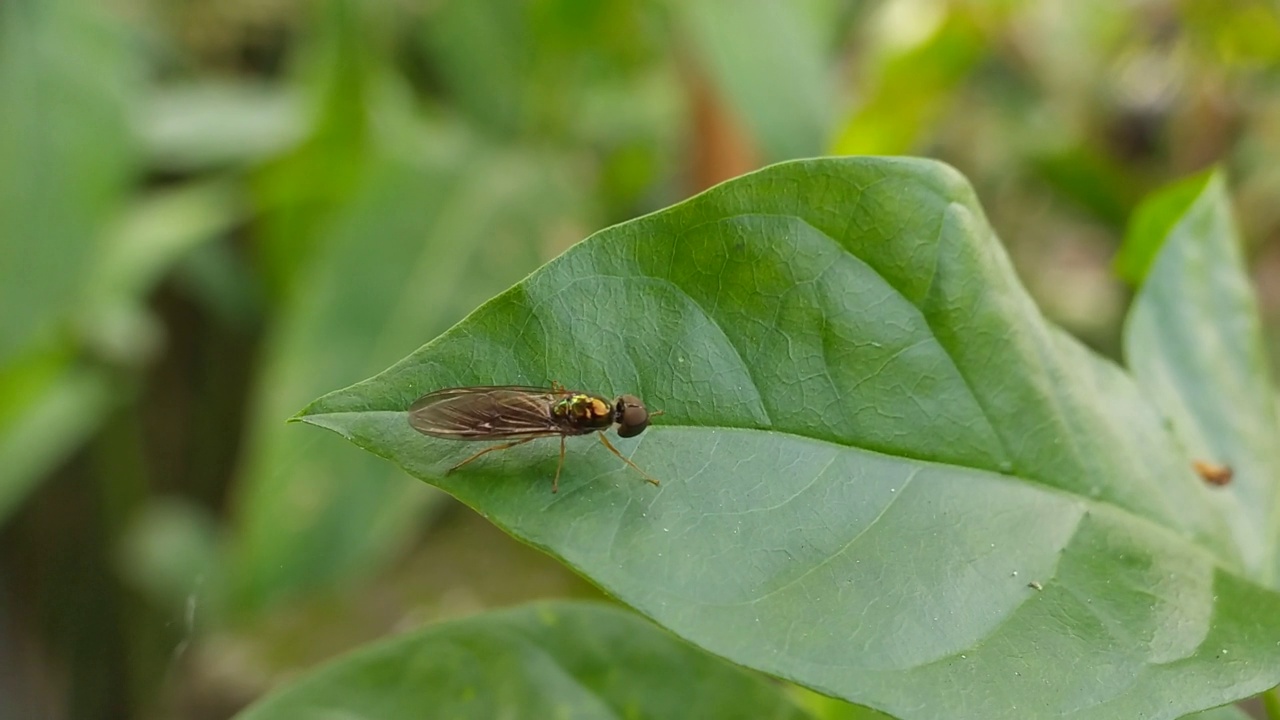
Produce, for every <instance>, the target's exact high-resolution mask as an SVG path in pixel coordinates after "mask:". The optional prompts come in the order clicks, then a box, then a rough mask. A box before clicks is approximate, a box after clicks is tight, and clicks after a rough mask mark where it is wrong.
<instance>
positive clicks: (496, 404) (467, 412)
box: [409, 386, 566, 440]
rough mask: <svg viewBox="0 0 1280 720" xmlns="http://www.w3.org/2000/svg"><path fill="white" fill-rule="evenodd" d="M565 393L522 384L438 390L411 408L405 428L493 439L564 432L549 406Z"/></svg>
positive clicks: (434, 434)
mask: <svg viewBox="0 0 1280 720" xmlns="http://www.w3.org/2000/svg"><path fill="white" fill-rule="evenodd" d="M565 394H566V393H563V392H557V391H554V390H548V389H546V388H533V387H522V386H502V387H463V388H447V389H445V390H437V391H435V392H432V393H428V394H426V395H423V396H422V397H420V398H418V399H417V401H415V402H414V403H413V405H410V406H409V425H410V426H412V427H413V429H414V430H417V431H418V432H420V433H422V434H423V435H430V436H432V437H439V438H450V439H454V440H492V439H501V438H513V437H525V438H527V437H539V436H550V435H559V434H562V432H563V431H562V429H561V428H560V427H559V426H558V425H556V423H555V422H554V421H553V420H552V418H551V405H552V403H554V402H555V401H556V400H558V399H560V398H561V397H564V395H565Z"/></svg>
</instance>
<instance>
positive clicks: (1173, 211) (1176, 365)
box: [1125, 175, 1280, 586]
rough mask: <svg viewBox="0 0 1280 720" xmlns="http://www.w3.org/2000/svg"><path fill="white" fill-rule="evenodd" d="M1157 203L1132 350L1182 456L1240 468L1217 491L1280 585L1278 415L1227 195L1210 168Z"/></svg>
mask: <svg viewBox="0 0 1280 720" xmlns="http://www.w3.org/2000/svg"><path fill="white" fill-rule="evenodd" d="M1197 186H1198V188H1199V192H1195V193H1193V192H1192V189H1193V188H1196V187H1197ZM1149 207H1150V208H1151V209H1150V210H1148V213H1150V214H1152V215H1155V217H1152V218H1151V219H1149V220H1148V221H1147V222H1149V223H1151V224H1152V225H1154V226H1164V227H1166V228H1168V229H1167V232H1166V233H1165V234H1164V236H1163V240H1164V242H1163V243H1162V244H1161V245H1160V246H1159V252H1158V253H1157V254H1156V255H1155V259H1154V262H1153V263H1151V269H1150V272H1149V273H1148V274H1147V276H1146V281H1145V282H1144V283H1143V284H1142V287H1141V288H1140V289H1139V291H1138V296H1137V298H1136V299H1135V300H1134V305H1133V310H1132V311H1131V313H1130V315H1129V319H1128V322H1127V323H1126V324H1125V357H1126V359H1127V360H1128V363H1129V366H1130V367H1131V368H1133V374H1134V377H1135V378H1136V379H1137V381H1138V383H1139V384H1140V385H1141V386H1142V389H1143V390H1144V391H1145V392H1146V394H1147V396H1148V397H1150V398H1151V400H1152V402H1153V403H1154V404H1155V405H1156V406H1157V407H1159V408H1160V411H1161V412H1162V413H1163V414H1164V416H1165V417H1166V418H1167V419H1168V422H1169V423H1171V425H1172V427H1173V432H1174V434H1175V435H1176V436H1177V438H1178V441H1179V443H1180V444H1181V446H1182V449H1183V453H1184V457H1187V458H1191V459H1192V460H1199V461H1207V462H1210V463H1213V464H1217V465H1225V466H1228V467H1230V468H1231V469H1232V470H1233V471H1234V477H1233V478H1232V480H1231V483H1230V485H1228V486H1227V487H1225V488H1221V489H1218V490H1215V491H1214V492H1212V493H1210V498H1211V500H1212V501H1213V502H1214V503H1215V505H1216V506H1217V509H1218V511H1219V512H1220V513H1221V514H1222V515H1223V516H1224V517H1229V518H1232V523H1231V532H1232V535H1233V537H1234V539H1235V543H1236V546H1237V548H1238V553H1239V555H1240V556H1241V557H1242V558H1244V564H1245V567H1246V568H1247V569H1248V571H1249V573H1250V574H1251V575H1253V576H1255V577H1258V578H1260V579H1262V580H1263V581H1264V582H1266V583H1267V584H1268V585H1272V586H1274V585H1275V583H1276V579H1277V577H1280V558H1277V544H1278V542H1280V494H1277V489H1278V488H1280V442H1277V439H1278V438H1280V420H1278V419H1277V415H1276V407H1275V403H1274V402H1273V400H1272V397H1271V391H1270V388H1271V387H1272V384H1271V376H1270V372H1269V369H1268V362H1267V356H1266V351H1265V349H1264V347H1263V340H1262V323H1261V321H1260V320H1259V317H1258V308H1257V303H1256V301H1255V299H1254V295H1253V289H1252V288H1250V287H1249V282H1248V279H1247V276H1246V275H1245V270H1244V263H1243V261H1242V259H1241V257H1240V239H1239V237H1238V234H1237V233H1236V230H1235V224H1234V222H1233V221H1232V218H1231V205H1230V201H1229V200H1228V198H1227V194H1226V189H1225V186H1224V183H1223V181H1222V178H1221V177H1220V176H1217V175H1214V176H1211V177H1207V178H1203V179H1199V180H1196V179H1193V180H1191V181H1187V182H1184V183H1180V184H1178V185H1176V186H1174V187H1172V188H1170V189H1169V190H1167V191H1166V192H1165V194H1164V195H1161V196H1156V197H1155V198H1154V199H1153V200H1152V203H1151V205H1150V206H1149ZM1135 241H1137V242H1143V243H1144V244H1146V243H1147V242H1149V238H1147V239H1145V240H1144V239H1143V238H1141V237H1137V238H1135Z"/></svg>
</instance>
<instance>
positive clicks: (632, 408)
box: [613, 395, 649, 438]
mask: <svg viewBox="0 0 1280 720" xmlns="http://www.w3.org/2000/svg"><path fill="white" fill-rule="evenodd" d="M613 420H614V422H616V423H618V437H624V438H629V437H635V436H636V435H639V434H640V433H642V432H644V429H645V428H647V427H649V411H648V410H647V409H646V408H645V406H644V403H642V402H640V398H638V397H636V396H635V395H623V396H621V397H619V398H618V400H617V401H616V402H615V403H614V405H613Z"/></svg>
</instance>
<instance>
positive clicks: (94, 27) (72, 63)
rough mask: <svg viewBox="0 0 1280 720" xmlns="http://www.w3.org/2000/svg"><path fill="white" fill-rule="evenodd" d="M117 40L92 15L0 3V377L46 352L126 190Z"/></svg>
mask: <svg viewBox="0 0 1280 720" xmlns="http://www.w3.org/2000/svg"><path fill="white" fill-rule="evenodd" d="M124 40H125V38H124V37H123V35H121V34H120V33H119V32H118V28H116V27H114V26H113V25H111V24H110V23H108V22H106V21H105V20H104V19H103V18H102V17H100V16H99V15H98V12H97V8H96V6H95V5H94V4H92V3H83V2H75V1H68V0H47V1H44V2H29V1H28V2H5V3H0V108H4V111H3V112H0V228H3V231H0V367H3V366H4V365H5V364H7V363H8V362H9V361H10V360H12V359H14V358H15V357H17V356H18V355H19V354H21V353H23V352H24V351H25V350H27V349H29V348H31V347H34V346H43V345H48V344H51V343H53V342H55V340H54V338H55V337H56V333H57V331H58V330H59V326H60V325H61V324H62V323H64V322H65V321H66V319H67V316H68V315H69V314H70V313H71V312H72V311H73V310H74V309H75V308H76V306H77V304H78V303H79V302H80V300H81V290H82V288H83V287H84V285H85V281H86V278H87V275H88V273H89V270H90V267H91V264H92V261H93V259H94V255H95V253H96V252H97V243H98V239H99V233H100V231H101V228H102V226H103V225H104V224H105V223H106V222H108V221H109V220H110V219H111V218H112V215H113V213H115V212H116V211H117V210H118V207H119V204H120V201H121V199H122V198H123V193H124V191H125V189H126V188H127V186H128V184H129V183H130V182H131V181H132V179H133V178H132V175H133V170H134V168H133V162H134V153H133V146H132V142H131V133H130V128H129V125H128V122H127V116H126V112H127V110H128V109H129V107H130V101H131V98H130V91H131V90H132V89H133V88H134V85H133V82H132V81H133V79H134V70H135V68H134V63H133V59H132V58H131V57H130V56H129V54H128V52H127V49H128V45H127V44H126V43H125V42H124ZM72 48H73V49H74V50H70V49H72Z"/></svg>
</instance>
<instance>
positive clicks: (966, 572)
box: [301, 158, 1280, 719]
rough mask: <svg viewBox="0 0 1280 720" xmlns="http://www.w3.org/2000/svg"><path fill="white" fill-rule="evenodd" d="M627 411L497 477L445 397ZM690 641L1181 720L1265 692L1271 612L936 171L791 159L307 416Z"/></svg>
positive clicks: (1043, 702)
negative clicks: (638, 416)
mask: <svg viewBox="0 0 1280 720" xmlns="http://www.w3.org/2000/svg"><path fill="white" fill-rule="evenodd" d="M553 380H554V381H559V382H561V383H563V384H565V385H567V386H569V387H574V388H580V389H584V390H590V391H593V392H599V393H602V394H611V393H623V392H627V393H634V394H637V395H639V396H640V397H642V398H643V399H644V400H645V401H646V402H647V403H648V404H649V405H650V406H651V407H652V408H661V409H663V410H664V411H665V415H662V416H659V417H658V418H655V424H654V426H653V427H651V428H650V429H649V430H648V431H646V432H645V433H644V434H643V435H641V436H639V437H637V438H634V439H630V440H622V439H617V440H614V443H615V444H616V445H618V446H619V448H620V449H621V450H622V451H623V452H624V453H625V454H627V455H628V456H630V457H632V458H633V459H634V461H635V462H636V463H638V464H639V465H640V466H641V467H643V468H644V469H645V470H647V471H648V472H649V473H651V474H652V475H654V476H655V477H657V478H659V479H660V480H662V481H663V484H662V486H661V487H659V488H654V487H652V486H649V485H646V484H645V483H643V482H641V481H640V479H639V478H638V477H637V476H636V475H635V474H634V473H633V471H631V470H630V469H629V468H627V467H625V466H624V465H623V464H622V463H620V462H618V460H617V458H614V457H613V456H612V455H610V454H609V453H608V452H607V451H606V450H605V449H604V448H600V447H599V446H598V443H593V442H592V440H591V439H590V438H575V439H572V440H570V449H569V456H568V458H567V460H566V463H565V469H564V475H563V476H562V478H561V491H560V493H559V494H558V495H552V494H551V493H550V492H549V487H548V486H549V484H550V477H551V475H552V473H553V472H554V471H555V467H556V462H557V459H558V453H557V448H556V444H555V441H554V440H545V441H539V442H533V443H529V444H526V445H523V446H521V447H519V448H516V449H512V450H508V451H506V452H502V453H495V454H492V455H488V456H486V457H485V458H483V459H481V460H479V461H477V462H475V463H472V464H471V465H468V466H467V467H466V468H464V469H463V470H460V471H458V472H455V473H452V474H448V475H446V474H445V471H446V470H447V469H448V468H449V467H450V466H452V465H454V464H455V463H457V462H458V461H460V460H461V459H463V458H465V457H466V456H467V455H469V454H471V453H472V452H474V451H475V449H476V448H475V446H474V445H471V444H468V443H461V442H450V441H446V440H433V439H429V438H425V437H423V436H421V435H419V434H418V433H416V432H414V431H413V430H412V429H411V428H410V427H409V426H408V423H407V422H406V416H405V412H404V410H405V408H407V407H408V405H409V404H410V403H411V402H412V401H413V400H414V398H416V397H417V396H418V395H420V394H422V393H424V392H426V391H429V390H432V389H435V388H439V387H445V386H454V385H473V384H475V385H478V384H498V383H503V384H507V383H512V384H514V383H518V384H538V385H545V384H550V382H551V381H553ZM301 419H302V420H305V421H306V422H309V423H312V424H315V425H319V426H323V427H327V428H330V429H332V430H335V431H337V432H339V433H341V434H342V435H344V436H346V437H348V438H349V439H351V440H352V441H353V442H355V443H356V444H357V445H360V446H361V447H364V448H366V449H368V450H370V451H372V452H374V453H376V454H378V455H381V456H383V457H386V458H388V459H391V460H393V461H394V462H396V463H397V464H399V465H400V466H401V467H403V468H405V469H406V470H408V471H409V472H410V473H412V474H414V475H416V476H418V477H420V478H423V479H424V480H427V481H428V482H430V483H432V484H434V485H437V486H439V487H441V488H444V489H445V490H447V491H448V492H450V493H452V494H454V495H456V496H457V497H459V498H460V499H461V500H463V501H464V502H466V503H467V504H469V505H471V506H472V507H474V508H476V509H477V510H478V511H480V512H481V513H483V514H484V515H485V516H486V517H488V518H490V519H491V520H492V521H493V522H495V523H496V524H498V525H499V526H500V527H502V528H504V529H506V530H507V531H508V532H510V533H512V534H513V535H515V536H516V537H518V538H521V539H523V540H525V541H527V542H529V543H531V544H533V545H535V546H536V547H539V548H543V549H545V550H546V551H547V552H550V553H551V554H553V555H555V556H556V557H558V558H560V559H561V560H563V561H564V562H566V563H567V564H569V565H570V566H571V567H573V568H575V569H577V570H578V571H579V572H581V573H582V574H584V575H585V576H587V577H589V578H591V579H592V580H593V581H594V582H596V583H598V584H599V585H600V586H602V587H603V588H604V589H605V590H607V591H608V592H610V593H612V594H613V595H615V596H616V597H618V598H620V599H622V600H623V601H625V602H627V603H628V604H630V605H632V606H633V607H635V608H636V609H638V610H639V611H640V612H642V613H644V614H645V615H647V616H649V617H651V618H653V619H654V620H656V621H657V622H658V623H659V624H661V625H663V626H665V627H667V628H669V629H671V630H672V631H674V632H675V633H676V634H678V635H680V636H681V637H684V638H685V639H688V640H690V641H692V642H693V643H694V644H696V645H699V646H701V647H703V648H706V649H708V650H710V651H712V652H714V653H716V654H719V655H722V656H724V657H726V658H729V659H730V660H733V661H735V662H738V663H741V664H744V665H747V666H749V667H754V668H757V669H760V670H764V671H766V672H769V673H772V674H776V675H779V676H782V677H785V678H788V679H791V680H794V681H796V682H798V683H801V684H803V685H806V686H808V687H810V688H813V689H816V690H819V691H821V692H824V693H826V694H829V695H834V696H837V697H841V698H844V699H847V700H850V701H852V702H855V703H858V704H861V705H866V706H869V707H874V708H877V709H880V710H883V711H886V712H889V713H891V714H893V715H895V716H898V717H902V718H931V717H939V716H943V715H945V716H948V717H956V718H984V719H985V718H1002V717H1010V718H1012V717H1025V716H1026V715H1027V714H1028V713H1031V714H1034V715H1040V716H1053V715H1070V716H1072V717H1079V718H1114V717H1151V718H1173V717H1178V716H1180V715H1183V714H1186V713H1189V712H1193V711H1197V710H1202V709H1205V708H1209V707H1213V706H1216V705H1221V704H1223V703H1226V702H1229V701H1232V700H1235V699H1237V698H1240V697H1245V696H1248V695H1251V694H1253V693H1255V692H1258V691H1260V690H1262V689H1264V688H1266V687H1269V686H1271V685H1274V684H1275V683H1276V682H1277V681H1278V680H1280V645H1278V644H1277V643H1276V639H1277V638H1280V612H1277V610H1280V597H1278V596H1277V595H1276V594H1275V593H1274V592H1272V591H1271V590H1268V589H1266V588H1264V587H1263V586H1261V585H1258V584H1255V582H1253V581H1251V580H1249V579H1246V576H1245V575H1244V571H1245V566H1244V564H1243V562H1242V557H1241V553H1240V552H1239V548H1238V546H1237V544H1236V543H1235V541H1234V539H1233V534H1232V530H1231V528H1230V525H1231V523H1232V522H1234V520H1235V518H1232V517H1229V516H1226V515H1224V514H1223V513H1222V512H1221V508H1220V507H1218V506H1216V505H1215V503H1214V502H1213V501H1212V499H1211V496H1210V495H1211V490H1210V489H1209V488H1207V487H1206V486H1205V484H1204V483H1203V482H1202V481H1201V480H1200V479H1199V478H1198V477H1196V476H1195V474H1194V473H1193V472H1192V471H1191V469H1190V466H1189V463H1188V461H1187V459H1186V458H1185V456H1184V455H1183V453H1182V451H1181V449H1180V447H1179V444H1178V442H1177V441H1176V440H1175V438H1174V436H1173V435H1172V434H1171V433H1170V432H1169V431H1168V429H1167V428H1166V426H1165V425H1164V423H1163V420H1162V416H1161V414H1160V413H1159V412H1157V410H1156V409H1155V408H1154V407H1153V406H1152V405H1151V404H1150V403H1149V402H1148V401H1147V400H1146V399H1145V398H1144V397H1143V395H1142V393H1141V392H1140V390H1139V388H1138V386H1137V385H1135V383H1134V382H1133V381H1132V379H1131V378H1130V377H1129V376H1128V375H1127V374H1126V373H1125V372H1124V371H1123V370H1122V369H1120V368H1119V367H1117V366H1115V365H1113V364H1112V363H1110V362H1108V361H1105V360H1103V359H1101V358H1099V357H1097V356H1096V355H1094V354H1093V353H1092V352H1090V351H1089V350H1087V349H1086V348H1084V347H1083V346H1082V345H1080V344H1079V343H1078V342H1077V341H1075V340H1073V339H1072V338H1070V337H1069V336H1067V335H1066V334H1065V333H1063V332H1061V331H1059V330H1057V329H1056V328H1054V327H1052V326H1051V325H1049V324H1048V323H1047V322H1046V321H1045V319H1044V318H1043V317H1042V315H1041V314H1040V312H1039V311H1038V310H1037V308H1036V307H1035V306H1034V304H1033V303H1032V301H1031V300H1030V298H1029V297H1028V295H1027V293H1026V291H1025V290H1024V289H1023V288H1022V287H1021V285H1020V284H1019V283H1018V281H1017V279H1016V278H1015V277H1014V274H1013V271H1012V269H1011V267H1010V264H1009V262H1008V258H1007V257H1006V256H1005V254H1004V252H1003V250H1002V249H1001V247H1000V245H999V243H998V241H997V240H996V238H995V237H994V234H993V233H992V231H991V229H990V228H989V226H988V225H987V223H986V221H985V219H984V217H983V214H982V210H981V208H980V207H979V206H978V204H977V201H976V199H975V198H974V196H973V193H972V190H971V189H970V188H969V186H968V185H967V184H966V183H965V182H964V181H963V179H962V178H960V177H959V176H958V175H957V174H956V173H955V172H954V171H953V170H951V169H950V168H948V167H946V166H943V165H941V164H938V163H932V162H926V161H917V160H908V159H876V158H845V159H821V160H812V161H802V162H794V163H786V164H782V165H778V166H774V167H770V168H766V169H765V170H762V171H760V172H757V173H754V174H751V175H748V176H745V177H742V178H739V179H737V180H734V181H731V182H729V183H726V184H724V185H722V186H719V187H717V188H714V189H712V190H710V191H708V192H707V193H704V194H702V195H700V196H698V197H696V198H693V199H691V200H689V201H687V202H685V203H682V204H680V205H677V206H675V207H672V208H670V209H668V210H665V211H663V212H660V213H656V214H654V215H650V216H647V217H644V218H641V219H639V220H636V221H634V222H630V223H627V224H624V225H620V226H617V227H613V228H609V229H607V230H604V231H602V232H600V233H598V234H597V235H596V236H594V237H592V238H590V239H588V240H587V241H585V242H583V243H581V244H579V245H578V246H576V247H574V248H573V249H571V250H570V251H569V252H567V253H566V254H565V255H563V256H562V257H560V258H559V259H557V260H556V261H554V262H552V263H550V264H548V265H547V266H545V267H543V268H542V269H541V270H539V271H538V272H536V273H534V274H533V275H532V276H530V277H529V278H527V279H526V280H525V281H523V282H521V283H520V284H519V285H517V286H515V287H513V288H512V289H510V290H509V291H507V292H505V293H503V294H502V295H500V296H498V297H497V298H495V299H493V300H492V301H490V302H489V303H487V304H485V305H484V306H482V307H481V308H480V309H478V310H477V311H476V312H474V313H473V314H472V315H471V316H470V317H468V318H467V319H466V320H465V321H464V322H462V323H461V324H459V325H458V326H456V327H454V328H453V329H452V330H450V331H449V332H447V333H446V334H444V335H443V336H441V337H440V338H438V339H436V340H435V341H433V342H431V343H429V344H428V345H426V346H424V347H423V348H422V349H420V350H419V351H417V352H415V353H414V354H412V355H410V356H409V357H408V358H406V359H405V360H403V361H402V362H400V363H398V364H396V365H395V366H393V367H392V368H390V369H389V370H387V371H386V372H384V373H382V374H381V375H378V376H377V377H375V378H373V379H371V380H368V381H366V382H364V383H360V384H357V385H355V386H352V387H350V388H347V389H346V390H341V391H338V392H335V393H332V394H330V395H327V396H325V397H323V398H321V399H320V400H318V401H316V402H315V403H313V404H312V405H311V406H309V407H308V408H306V409H305V410H304V411H303V413H302V414H301Z"/></svg>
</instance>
